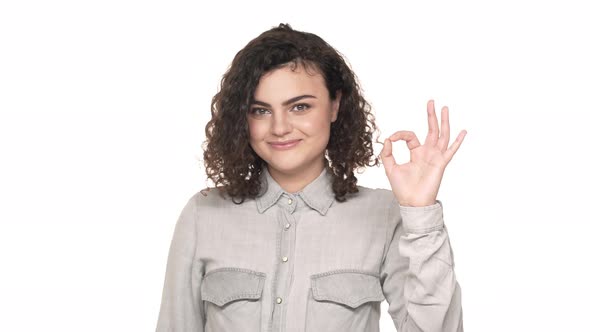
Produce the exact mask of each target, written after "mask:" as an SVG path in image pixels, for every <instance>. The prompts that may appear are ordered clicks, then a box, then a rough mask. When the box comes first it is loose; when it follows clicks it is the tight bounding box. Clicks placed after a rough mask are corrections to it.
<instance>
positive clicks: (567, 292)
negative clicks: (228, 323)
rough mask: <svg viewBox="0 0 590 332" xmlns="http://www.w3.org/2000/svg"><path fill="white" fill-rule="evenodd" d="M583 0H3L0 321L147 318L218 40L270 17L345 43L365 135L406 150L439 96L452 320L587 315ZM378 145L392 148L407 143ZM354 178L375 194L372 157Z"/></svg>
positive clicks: (199, 174) (578, 323) (66, 324)
mask: <svg viewBox="0 0 590 332" xmlns="http://www.w3.org/2000/svg"><path fill="white" fill-rule="evenodd" d="M589 13H590V12H589V10H588V9H586V7H585V5H583V2H582V1H580V2H573V1H552V2H547V1H540V2H539V1H536V2H532V1H531V2H522V1H494V2H491V1H488V2H475V1H462V2H458V1H452V2H442V1H441V2H434V1H433V2H428V3H427V2H421V1H420V2H419V1H414V2H410V1H405V2H404V4H399V3H398V4H396V3H390V4H387V5H385V4H379V5H378V4H370V3H363V4H360V3H359V2H358V1H356V2H350V3H346V2H341V1H338V2H336V1H333V2H321V1H310V2H306V1H294V2H284V1H269V2H248V1H241V2H236V3H228V2H226V1H207V2H200V3H199V2H197V1H130V0H117V1H16V0H15V1H3V2H2V3H1V4H0V158H1V159H0V160H1V162H0V202H1V203H0V269H1V273H0V330H2V331H153V330H154V329H155V324H156V319H157V315H158V310H159V305H160V297H161V291H162V286H163V279H164V271H165V264H166V259H167V254H168V248H169V245H170V240H171V237H172V231H173V228H174V224H175V222H176V219H177V217H178V216H179V214H180V210H181V208H182V207H183V206H184V204H185V203H186V201H187V200H188V198H189V197H190V196H191V195H192V194H193V193H195V192H196V191H197V190H199V189H201V188H203V187H204V186H205V176H204V174H205V173H204V170H203V167H202V150H201V143H202V142H203V140H204V126H205V124H206V122H207V120H208V119H209V116H210V113H209V112H210V111H209V107H210V101H211V97H212V96H213V95H214V93H215V92H216V91H217V89H218V86H219V80H220V78H221V75H222V74H223V73H224V72H225V70H226V69H227V68H228V65H229V64H230V62H231V60H232V59H233V56H234V55H235V53H236V52H237V51H238V50H239V49H241V48H242V47H243V46H245V45H246V43H247V42H248V41H249V40H251V39H253V38H254V37H256V36H258V34H260V33H261V32H263V31H265V30H267V29H270V28H271V27H273V26H277V25H278V24H279V23H281V22H286V23H289V24H291V26H292V27H293V28H294V29H297V30H303V31H309V32H313V33H315V34H317V35H319V36H321V37H322V38H323V39H324V40H326V41H327V42H328V43H330V44H331V45H332V46H334V47H335V48H336V49H337V50H339V51H340V52H341V53H343V54H344V55H345V56H346V58H347V60H348V61H349V63H350V65H351V67H352V69H353V70H354V71H355V73H356V74H357V76H358V77H359V79H360V82H361V85H362V87H363V89H364V91H365V96H366V97H367V99H368V100H369V101H370V102H371V103H372V105H373V109H374V113H375V115H376V117H377V121H378V125H379V127H380V129H381V132H382V133H383V134H382V137H385V136H388V135H390V134H392V133H393V132H394V131H397V130H402V129H406V130H414V131H415V132H416V133H417V134H418V137H419V138H420V140H421V142H424V138H425V135H426V131H427V121H426V102H427V101H428V99H431V98H432V99H434V100H435V105H436V110H437V114H439V119H440V109H441V107H442V106H443V105H447V106H448V107H449V110H450V123H451V131H452V139H454V138H455V137H456V135H457V134H458V133H459V131H460V130H461V129H466V130H467V131H468V134H467V136H466V138H465V141H464V142H463V145H462V146H461V148H460V149H459V151H458V152H457V154H456V155H455V157H454V158H453V160H452V161H451V163H450V164H449V166H448V167H447V170H446V172H445V175H444V179H443V183H442V185H441V189H440V191H439V196H438V198H439V199H440V200H441V201H442V202H443V203H444V213H445V222H446V224H447V227H448V230H449V234H450V237H451V241H452V245H453V249H454V252H455V261H456V272H457V276H458V280H459V282H460V284H461V286H462V289H463V310H464V324H465V329H466V330H468V331H574V330H575V331H580V330H583V329H585V328H588V327H587V315H588V308H589V307H588V299H589V298H590V286H589V282H588V281H589V280H590V272H589V271H588V258H587V256H588V253H590V245H589V242H590V226H589V221H590V220H589V218H588V212H587V205H588V194H587V190H588V188H589V185H590V181H589V177H588V168H589V167H588V166H589V165H588V161H587V160H588V159H587V157H588V147H587V145H588V143H589V139H588V122H587V121H588V112H589V111H590V107H589V106H588V105H589V97H590V94H589V92H590V65H589V60H588V59H590V51H589V49H588V48H589V45H590V44H589V40H590V38H589V32H588V31H590V20H589V19H588V16H589V15H588V14H589ZM375 149H376V153H378V152H379V151H380V149H381V146H380V145H376V146H375ZM394 151H395V152H394V153H395V154H396V156H397V158H398V161H399V162H404V161H407V156H408V155H407V153H406V151H407V150H406V147H405V143H403V142H398V143H395V144H394ZM359 182H360V184H362V185H365V186H369V187H383V188H387V186H388V182H387V180H386V178H385V175H384V172H383V169H382V168H372V169H369V170H367V171H366V172H365V173H363V174H361V175H359ZM386 305H387V303H386V302H383V303H382V320H381V326H382V329H383V331H393V330H394V328H393V324H392V322H391V318H390V317H389V316H388V314H387V312H386V310H387V306H386Z"/></svg>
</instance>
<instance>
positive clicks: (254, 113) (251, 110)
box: [250, 108, 270, 115]
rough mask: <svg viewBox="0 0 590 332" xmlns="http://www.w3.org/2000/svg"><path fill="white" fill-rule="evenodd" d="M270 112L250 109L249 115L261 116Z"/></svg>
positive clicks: (264, 109)
mask: <svg viewBox="0 0 590 332" xmlns="http://www.w3.org/2000/svg"><path fill="white" fill-rule="evenodd" d="M269 113H270V111H269V110H267V109H266V108H251V109H250V114H253V115H262V114H269Z"/></svg>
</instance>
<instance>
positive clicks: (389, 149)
mask: <svg viewBox="0 0 590 332" xmlns="http://www.w3.org/2000/svg"><path fill="white" fill-rule="evenodd" d="M379 156H380V157H381V161H382V162H383V165H384V166H385V169H390V168H392V167H393V166H395V165H396V164H397V163H396V162H395V158H394V157H393V146H392V143H391V141H390V140H389V138H386V139H385V142H383V149H382V150H381V153H380V155H379Z"/></svg>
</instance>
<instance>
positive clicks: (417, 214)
mask: <svg viewBox="0 0 590 332" xmlns="http://www.w3.org/2000/svg"><path fill="white" fill-rule="evenodd" d="M262 182H263V188H264V189H263V190H262V191H261V195H260V196H259V197H258V198H256V199H250V200H246V201H244V202H243V203H242V204H234V203H233V202H232V201H231V198H229V196H226V199H223V198H222V197H221V196H220V195H219V192H218V190H217V189H212V190H210V191H207V192H203V193H201V192H199V193H196V194H194V195H193V196H192V197H191V198H190V199H189V201H188V203H187V204H186V206H185V207H184V208H183V210H182V212H181V213H180V217H179V218H178V221H177V223H176V227H175V230H174V236H173V239H172V244H171V246H170V251H169V256H168V263H167V266H166V276H165V281H164V289H163V294H162V302H161V308H160V314H159V319H158V323H157V328H156V331H158V332H165V331H166V332H172V331H175V332H181V331H183V332H188V331H195V332H201V331H215V332H223V331H230V332H260V331H265V332H266V331H268V332H271V331H272V332H286V331H287V332H291V331H293V332H296V331H302V332H303V331H306V332H347V331H350V332H374V331H379V317H380V307H381V302H382V301H383V300H386V301H387V302H388V303H389V309H388V313H389V315H390V316H391V317H392V319H393V321H394V324H395V326H396V328H397V330H398V331H462V330H463V327H462V309H461V291H460V288H459V284H458V283H457V280H456V278H455V273H454V271H453V264H454V263H453V253H452V249H451V245H450V243H449V239H448V236H447V232H446V228H445V226H444V223H443V213H442V205H441V202H440V201H438V200H437V202H436V204H434V205H430V206H425V207H406V206H400V205H399V204H398V202H397V201H396V199H395V196H394V195H393V193H392V192H391V190H385V189H370V188H365V187H362V186H359V192H358V193H356V194H353V195H350V196H347V197H348V199H347V201H345V202H338V201H336V200H335V199H334V194H333V192H332V190H331V179H330V174H329V173H328V172H327V171H326V170H325V169H324V170H323V171H322V173H321V175H320V176H318V177H317V178H316V179H315V180H314V181H313V182H311V183H310V184H308V185H307V186H306V187H305V188H304V189H303V190H301V191H299V192H297V193H288V192H286V191H284V190H283V189H282V188H281V187H280V186H279V184H278V183H277V182H275V181H274V179H273V178H272V177H271V176H270V174H269V173H268V171H267V170H266V169H264V171H263V175H262Z"/></svg>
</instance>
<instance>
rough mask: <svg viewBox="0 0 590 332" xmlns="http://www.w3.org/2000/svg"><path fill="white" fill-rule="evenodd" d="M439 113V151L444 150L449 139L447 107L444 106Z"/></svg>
mask: <svg viewBox="0 0 590 332" xmlns="http://www.w3.org/2000/svg"><path fill="white" fill-rule="evenodd" d="M440 113H441V119H440V126H441V128H440V137H439V139H438V143H437V146H438V147H439V149H440V150H441V151H446V150H447V148H448V146H449V139H450V131H451V129H450V126H449V108H448V107H446V106H444V107H443V108H442V110H441V111H440Z"/></svg>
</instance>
